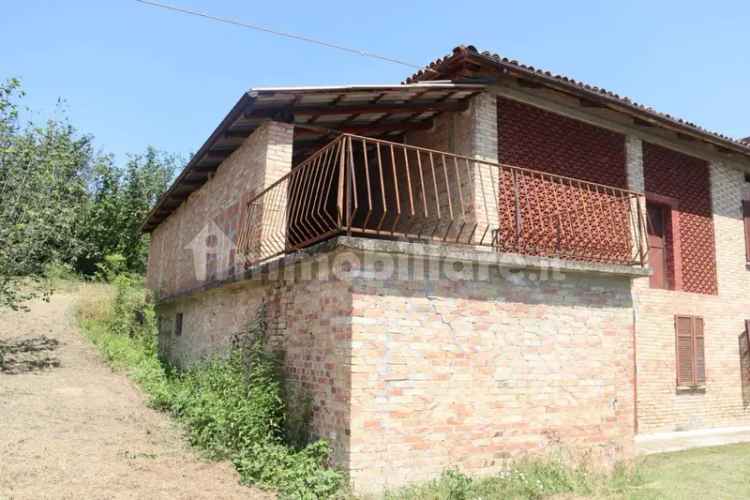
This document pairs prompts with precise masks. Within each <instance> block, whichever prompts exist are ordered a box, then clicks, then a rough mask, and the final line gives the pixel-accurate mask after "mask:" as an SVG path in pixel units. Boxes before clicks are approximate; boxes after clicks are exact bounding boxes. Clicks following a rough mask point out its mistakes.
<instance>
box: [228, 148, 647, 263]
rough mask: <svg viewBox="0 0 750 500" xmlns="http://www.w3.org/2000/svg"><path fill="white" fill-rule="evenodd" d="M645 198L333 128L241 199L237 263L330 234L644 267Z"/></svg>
mask: <svg viewBox="0 0 750 500" xmlns="http://www.w3.org/2000/svg"><path fill="white" fill-rule="evenodd" d="M643 208H644V198H643V195H642V194H639V193H636V192H632V191H628V190H625V189H619V188H614V187H611V186H605V185H601V184H595V183H591V182H586V181H582V180H578V179H572V178H569V177H563V176H559V175H553V174H548V173H545V172H540V171H535V170H528V169H524V168H518V167H514V166H510V165H502V164H498V163H494V162H490V161H485V160H482V159H477V158H469V157H465V156H460V155H455V154H450V153H446V152H442V151H435V150H431V149H426V148H421V147H416V146H409V145H405V144H399V143H394V142H388V141H382V140H377V139H371V138H367V137H360V136H356V135H351V134H342V135H341V136H339V137H338V138H337V139H335V140H334V141H332V142H331V143H329V144H328V145H327V146H325V147H324V148H322V149H321V150H319V151H318V152H316V153H315V154H314V155H312V156H311V157H309V158H308V159H306V160H305V161H304V162H302V163H301V164H299V165H297V166H296V167H295V168H294V169H293V170H292V171H291V172H290V173H289V174H287V175H285V176H284V177H282V178H281V179H279V180H278V181H277V182H275V183H274V184H273V185H271V186H270V187H268V188H267V189H266V190H264V191H263V192H262V193H260V194H259V195H258V196H256V197H255V198H254V199H252V200H251V201H250V202H249V203H248V206H247V210H246V213H245V214H244V216H243V220H242V223H241V227H240V232H239V240H238V253H239V254H240V255H241V256H242V257H244V259H245V262H246V266H252V265H255V264H258V263H260V262H262V261H264V260H267V259H270V258H272V257H275V256H278V255H280V254H283V253H287V252H292V251H295V250H299V249H301V248H304V247H306V246H309V245H311V244H313V243H315V242H318V241H321V240H324V239H327V238H330V237H331V236H334V235H337V234H351V235H358V236H366V237H371V238H381V239H398V240H406V241H419V242H434V243H444V244H464V245H482V246H491V247H495V248H497V249H498V250H499V251H503V252H512V253H518V254H525V255H538V256H548V257H560V258H564V259H573V260H582V261H591V262H601V263H613V264H626V265H640V266H643V265H644V263H645V255H646V248H645V246H644V245H645V243H644V234H645V232H644V220H643V216H642V211H643Z"/></svg>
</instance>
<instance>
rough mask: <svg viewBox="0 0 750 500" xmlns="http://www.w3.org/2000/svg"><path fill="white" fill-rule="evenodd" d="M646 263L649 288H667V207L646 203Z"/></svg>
mask: <svg viewBox="0 0 750 500" xmlns="http://www.w3.org/2000/svg"><path fill="white" fill-rule="evenodd" d="M646 210H647V212H648V224H647V228H648V254H649V258H648V264H649V266H650V267H651V270H652V274H651V281H650V283H651V288H664V289H668V288H669V279H668V276H667V252H668V248H667V219H668V213H667V211H668V207H666V206H664V205H657V204H654V203H647V204H646Z"/></svg>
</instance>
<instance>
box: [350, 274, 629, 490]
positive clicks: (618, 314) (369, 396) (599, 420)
mask: <svg viewBox="0 0 750 500" xmlns="http://www.w3.org/2000/svg"><path fill="white" fill-rule="evenodd" d="M422 265H423V266H425V267H427V265H428V263H427V262H424V263H422ZM489 276H490V278H489V279H488V280H467V281H457V280H451V279H445V278H443V279H433V280H428V281H420V280H408V281H407V280H395V279H388V278H379V277H378V276H377V273H376V272H374V271H373V272H365V273H363V275H362V276H359V277H355V278H354V279H353V281H352V291H353V299H352V300H353V302H352V304H353V317H352V361H351V363H352V386H351V398H352V402H351V461H350V467H351V471H350V472H351V475H352V479H353V481H354V484H355V487H356V488H358V489H359V488H365V489H374V488H378V487H379V486H383V485H387V486H395V485H399V484H403V483H405V482H409V481H416V480H423V479H428V478H431V477H434V476H435V475H437V474H439V473H440V472H441V471H442V470H444V469H445V468H448V467H459V468H460V469H462V470H465V471H467V472H470V473H488V472H492V471H497V470H498V469H500V468H501V467H503V466H504V465H505V464H506V461H507V460H508V459H509V458H518V457H521V456H524V455H525V454H529V453H530V454H545V453H555V452H557V451H558V450H562V452H563V453H570V454H572V455H573V456H576V457H578V458H580V455H579V454H582V455H587V456H589V458H592V459H593V460H594V462H595V463H597V464H603V463H612V461H613V460H614V459H615V458H622V457H625V456H629V454H630V453H631V452H632V437H633V425H634V414H633V361H632V352H633V351H632V348H633V338H632V332H633V330H632V310H631V299H630V282H629V280H628V279H627V278H625V277H595V276H589V275H583V274H580V275H576V274H566V276H565V279H563V280H560V281H543V282H540V281H539V280H538V279H534V278H531V277H527V275H526V273H524V272H521V273H519V274H517V275H516V274H510V273H502V272H499V271H498V270H497V269H493V270H490V272H489Z"/></svg>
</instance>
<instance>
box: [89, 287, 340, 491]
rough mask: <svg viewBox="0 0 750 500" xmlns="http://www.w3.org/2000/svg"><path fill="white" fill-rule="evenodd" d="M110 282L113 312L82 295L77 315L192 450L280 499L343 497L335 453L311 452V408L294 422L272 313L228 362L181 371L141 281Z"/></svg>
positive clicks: (243, 336)
mask: <svg viewBox="0 0 750 500" xmlns="http://www.w3.org/2000/svg"><path fill="white" fill-rule="evenodd" d="M112 281H113V283H114V285H113V287H114V296H113V297H112V298H110V299H108V300H107V301H106V304H107V305H108V306H109V307H108V308H102V302H101V300H95V299H92V298H91V295H92V294H89V293H87V294H84V297H86V300H84V301H82V302H81V303H80V304H79V310H78V318H79V321H80V323H81V325H82V327H83V330H84V332H86V334H87V335H88V337H89V338H91V340H92V341H93V342H94V344H95V345H96V346H97V347H98V348H99V349H100V350H101V351H102V353H103V354H104V356H105V357H106V359H107V360H108V361H109V362H110V363H111V364H112V365H113V366H114V367H116V368H119V369H123V370H126V371H127V372H128V374H129V375H130V376H131V377H132V378H133V379H134V380H135V381H136V382H138V383H139V384H140V385H141V386H142V387H143V389H144V390H145V391H146V393H148V394H149V396H150V398H151V404H152V406H154V407H155V408H158V409H161V410H163V411H167V412H169V413H171V414H172V415H173V416H174V417H175V418H177V419H178V420H179V421H180V422H182V423H183V424H184V425H185V429H186V431H187V434H188V438H189V440H190V443H191V444H192V445H194V446H196V447H198V448H200V449H202V450H204V451H205V453H206V454H207V455H208V456H209V457H211V458H227V459H229V460H231V461H232V463H233V464H234V465H235V467H236V468H237V470H238V471H239V473H240V479H241V481H242V482H243V483H246V484H256V485H259V486H261V487H264V488H274V489H277V490H278V492H279V495H280V497H282V498H296V499H313V498H326V497H329V496H331V495H333V494H335V493H336V492H337V491H338V490H339V489H340V487H341V486H342V484H343V482H344V481H343V476H342V475H341V473H339V472H338V471H335V470H333V469H331V468H329V467H328V463H329V461H330V453H331V450H330V447H329V446H328V444H327V443H326V442H324V441H316V442H313V443H309V444H308V440H307V438H306V436H307V434H308V433H307V427H308V424H309V416H310V412H309V406H308V405H302V406H303V409H302V410H301V411H300V412H299V413H295V414H293V416H291V417H290V416H289V410H288V407H287V405H286V401H287V400H288V397H289V395H291V394H294V395H295V397H300V395H299V394H297V393H296V392H292V391H289V390H288V389H287V386H286V384H285V380H284V377H283V373H282V366H283V363H282V360H283V353H281V352H274V351H272V350H271V349H270V348H269V346H268V338H267V325H266V319H265V308H261V310H260V311H259V314H258V317H257V318H256V320H255V321H252V322H250V323H249V324H248V325H247V328H246V329H245V330H244V331H243V332H240V333H238V334H236V335H235V336H234V340H233V348H232V350H231V352H230V354H229V356H228V357H227V358H225V359H212V360H207V361H206V362H204V363H201V364H198V365H196V366H194V367H192V368H190V369H188V370H184V371H178V370H175V369H173V368H172V367H170V366H168V365H165V364H163V363H162V362H161V361H160V360H159V358H158V355H157V351H158V349H157V331H156V324H155V320H154V311H153V307H152V306H151V304H150V301H149V300H148V295H147V294H146V292H145V291H144V289H143V283H142V280H141V279H140V278H137V277H133V276H127V275H119V276H117V277H114V278H113V279H112ZM99 286H100V287H101V286H102V285H99ZM110 288H112V287H110ZM99 296H101V295H99ZM110 296H111V294H110ZM300 400H302V401H305V398H302V397H300Z"/></svg>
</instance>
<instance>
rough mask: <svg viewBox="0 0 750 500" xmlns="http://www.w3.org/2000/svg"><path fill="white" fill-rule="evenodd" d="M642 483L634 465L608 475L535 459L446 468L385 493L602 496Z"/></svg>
mask: <svg viewBox="0 0 750 500" xmlns="http://www.w3.org/2000/svg"><path fill="white" fill-rule="evenodd" d="M641 484H642V478H641V476H640V473H639V471H638V470H637V469H636V468H634V467H628V466H625V465H622V466H618V467H617V468H616V469H615V471H614V472H613V473H612V474H605V473H602V472H594V471H592V470H591V469H590V468H588V467H585V466H579V467H570V466H568V465H566V464H565V463H564V462H563V461H562V460H555V459H544V460H542V459H539V460H527V461H522V462H519V463H516V464H514V465H513V467H512V468H510V469H508V470H505V471H503V472H501V473H499V474H496V475H493V476H488V477H482V478H470V477H469V476H466V475H464V474H462V473H461V472H459V471H457V470H447V471H445V472H443V474H442V475H441V476H440V477H439V478H437V479H435V480H433V481H429V482H427V483H422V484H417V485H413V486H408V487H405V488H402V489H399V490H396V491H392V492H387V493H386V495H385V498H386V499H388V500H402V499H403V500H407V499H408V500H428V499H429V500H474V499H476V500H479V499H486V498H502V499H506V498H507V499H542V498H553V497H556V496H557V495H560V496H562V497H564V498H568V497H567V496H565V495H571V496H573V497H576V498H578V497H582V496H587V497H588V496H594V497H606V496H611V495H621V494H624V493H628V492H631V491H634V490H635V489H637V488H638V487H640V486H641Z"/></svg>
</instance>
